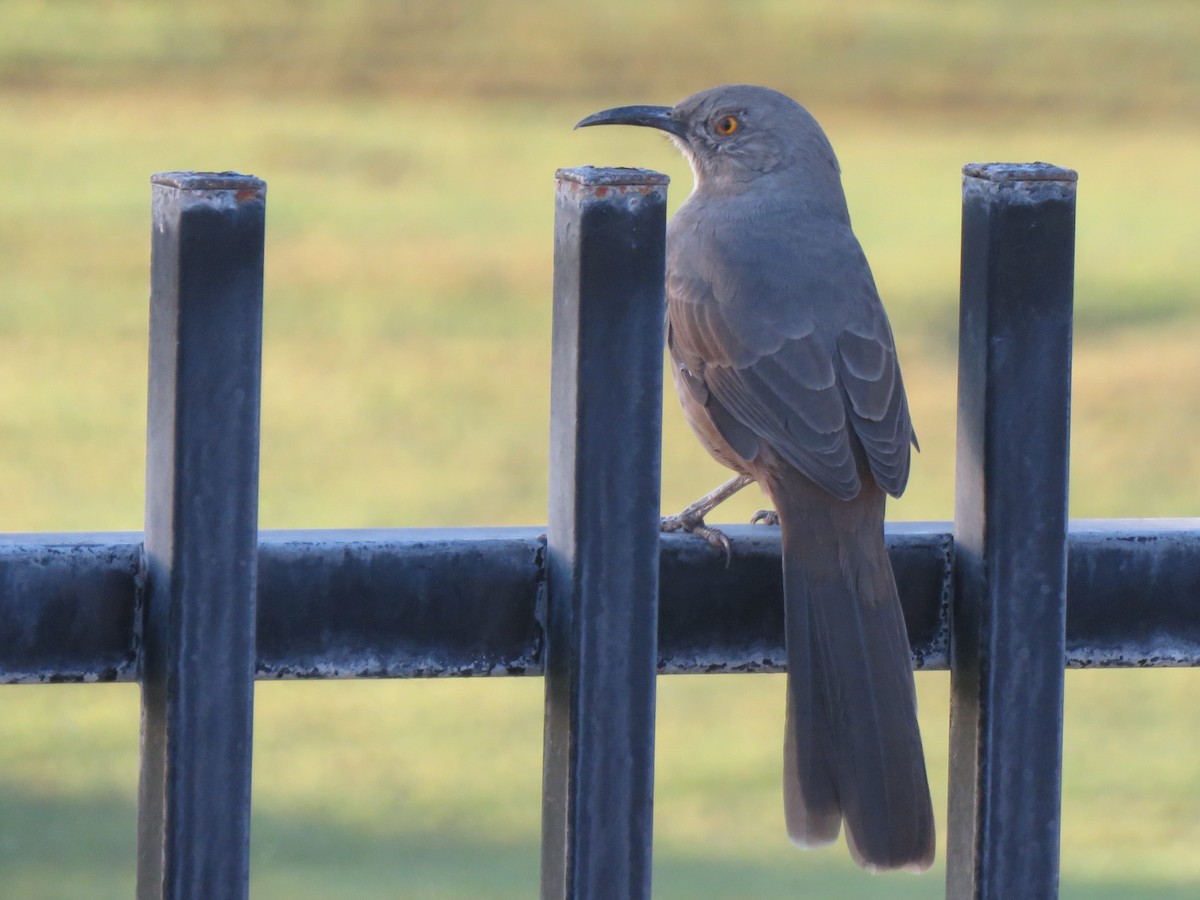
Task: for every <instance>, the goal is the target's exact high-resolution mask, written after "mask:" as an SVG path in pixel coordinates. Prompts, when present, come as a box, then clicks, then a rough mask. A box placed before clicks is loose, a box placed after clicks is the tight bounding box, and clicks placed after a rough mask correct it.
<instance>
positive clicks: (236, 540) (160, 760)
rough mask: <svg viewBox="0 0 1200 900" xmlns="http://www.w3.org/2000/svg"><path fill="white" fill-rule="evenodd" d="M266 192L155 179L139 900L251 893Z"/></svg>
mask: <svg viewBox="0 0 1200 900" xmlns="http://www.w3.org/2000/svg"><path fill="white" fill-rule="evenodd" d="M265 212H266V185H265V184H264V183H263V182H262V181H260V180H259V179H257V178H253V177H249V176H239V175H236V174H234V173H229V172H225V173H220V174H216V175H213V174H197V173H191V172H172V173H166V174H163V175H158V176H155V178H154V179H153V233H152V241H151V263H150V278H151V288H150V389H149V404H148V405H149V411H148V428H147V440H146V456H147V459H146V535H145V546H144V560H145V569H144V572H143V574H144V578H145V590H144V591H143V592H141V594H140V599H141V601H142V603H141V605H140V607H139V612H140V614H141V617H142V633H141V638H142V641H141V645H142V656H141V660H140V662H141V671H140V675H141V678H140V680H141V684H142V735H141V738H142V740H141V774H140V778H139V782H138V850H137V857H138V873H137V895H138V897H139V898H140V900H152V898H153V900H207V898H213V897H222V898H228V900H237V898H239V897H241V898H244V897H246V896H248V894H249V880H250V760H251V744H252V737H251V734H252V722H253V697H254V662H255V633H254V626H255V607H254V601H255V596H256V592H255V576H256V574H257V568H258V567H257V565H256V562H257V559H256V552H257V551H256V543H257V538H258V445H259V439H258V437H259V435H258V415H259V386H260V382H261V378H260V371H261V354H262V349H261V348H262V296H263V242H264V228H265Z"/></svg>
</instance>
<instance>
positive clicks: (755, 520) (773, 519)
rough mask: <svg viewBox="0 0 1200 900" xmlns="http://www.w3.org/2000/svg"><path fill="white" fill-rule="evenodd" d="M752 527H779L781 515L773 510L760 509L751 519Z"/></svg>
mask: <svg viewBox="0 0 1200 900" xmlns="http://www.w3.org/2000/svg"><path fill="white" fill-rule="evenodd" d="M750 524H751V525H778V524H779V513H777V512H775V510H773V509H760V510H759V511H758V512H756V513H755V514H754V515H752V516H751V517H750Z"/></svg>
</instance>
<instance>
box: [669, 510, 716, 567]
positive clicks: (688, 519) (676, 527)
mask: <svg viewBox="0 0 1200 900" xmlns="http://www.w3.org/2000/svg"><path fill="white" fill-rule="evenodd" d="M660 528H661V530H662V531H668V532H669V531H686V532H687V533H688V534H694V535H697V536H698V537H702V538H704V540H706V541H708V545H709V546H710V547H712V548H713V549H714V550H716V551H717V552H718V553H720V554H721V555H722V556H724V557H725V565H726V566H728V565H729V561H730V560H731V559H732V558H733V545H732V544H730V542H729V537H728V536H727V535H726V534H725V532H723V531H720V530H718V529H716V528H709V527H708V526H707V525H705V524H704V517H703V516H699V515H696V514H694V513H689V511H688V510H686V509H685V510H684V511H683V512H681V513H680V514H679V515H677V516H663V520H662V525H661V526H660Z"/></svg>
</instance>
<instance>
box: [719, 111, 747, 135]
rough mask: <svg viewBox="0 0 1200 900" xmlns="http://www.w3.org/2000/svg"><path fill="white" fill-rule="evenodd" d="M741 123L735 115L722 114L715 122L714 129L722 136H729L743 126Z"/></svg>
mask: <svg viewBox="0 0 1200 900" xmlns="http://www.w3.org/2000/svg"><path fill="white" fill-rule="evenodd" d="M741 124H742V123H741V122H739V121H738V120H737V119H736V118H735V117H734V116H721V118H719V119H717V121H716V122H714V123H713V131H715V132H716V133H717V134H719V135H721V137H729V135H731V134H733V133H734V132H735V131H737V130H738V128H740V127H741Z"/></svg>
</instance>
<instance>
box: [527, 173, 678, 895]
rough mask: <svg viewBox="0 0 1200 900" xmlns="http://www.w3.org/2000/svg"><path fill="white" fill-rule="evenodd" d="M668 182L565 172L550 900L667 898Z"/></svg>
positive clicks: (556, 382) (552, 512)
mask: <svg viewBox="0 0 1200 900" xmlns="http://www.w3.org/2000/svg"><path fill="white" fill-rule="evenodd" d="M666 201H667V179H666V178H665V177H664V176H662V175H659V174H657V173H649V172H640V171H636V170H605V169H592V168H588V169H576V170H563V171H560V172H559V173H558V188H557V191H556V208H555V223H554V323H553V339H552V352H551V378H550V504H549V524H548V526H547V541H546V600H547V602H546V649H545V677H546V719H545V751H544V762H543V766H542V879H541V884H542V897H543V898H547V900H549V898H563V900H566V898H571V900H589V898H596V900H599V898H607V897H614V896H619V897H628V898H631V900H636V898H649V896H650V868H651V866H650V860H651V845H652V840H651V834H652V824H653V805H654V803H653V801H654V698H655V675H656V656H655V653H656V648H657V644H658V584H659V568H658V566H659V552H658V544H659V509H660V504H659V483H660V479H659V468H660V466H659V455H660V451H661V447H662V439H661V433H660V432H661V422H662V371H663V369H662V358H663V319H664V316H665V300H664V296H663V293H664V280H665V267H666V262H665V260H666V219H667V211H666V210H667V206H666Z"/></svg>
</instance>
